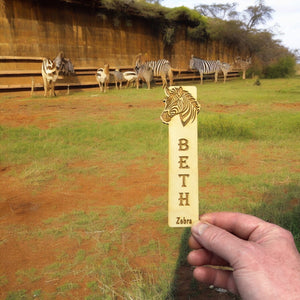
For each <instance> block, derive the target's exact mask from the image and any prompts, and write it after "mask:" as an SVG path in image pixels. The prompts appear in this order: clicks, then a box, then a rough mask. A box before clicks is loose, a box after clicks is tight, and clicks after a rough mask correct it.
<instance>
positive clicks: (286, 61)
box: [264, 56, 296, 78]
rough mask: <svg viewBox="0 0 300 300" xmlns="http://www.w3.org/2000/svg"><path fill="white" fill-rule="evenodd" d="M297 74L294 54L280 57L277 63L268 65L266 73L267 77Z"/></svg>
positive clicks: (283, 76)
mask: <svg viewBox="0 0 300 300" xmlns="http://www.w3.org/2000/svg"><path fill="white" fill-rule="evenodd" d="M295 74H296V60H295V57H293V56H285V57H282V58H280V59H279V60H278V61H277V62H276V63H274V64H272V65H270V66H268V67H267V68H266V69H265V71H264V75H265V77H266V78H285V77H290V76H293V75H295Z"/></svg>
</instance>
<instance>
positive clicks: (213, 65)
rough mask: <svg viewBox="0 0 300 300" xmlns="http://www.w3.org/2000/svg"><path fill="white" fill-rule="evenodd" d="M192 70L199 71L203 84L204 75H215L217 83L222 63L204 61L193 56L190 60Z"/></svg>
mask: <svg viewBox="0 0 300 300" xmlns="http://www.w3.org/2000/svg"><path fill="white" fill-rule="evenodd" d="M190 69H192V70H198V71H199V73H200V80H201V84H203V74H211V73H214V74H215V82H217V81H218V73H219V71H220V70H221V62H220V61H219V60H204V59H201V58H196V57H194V55H192V56H191V59H190Z"/></svg>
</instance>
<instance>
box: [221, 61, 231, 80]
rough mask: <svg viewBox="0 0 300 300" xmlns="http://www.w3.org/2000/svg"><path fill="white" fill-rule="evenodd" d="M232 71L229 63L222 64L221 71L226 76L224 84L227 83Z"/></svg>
mask: <svg viewBox="0 0 300 300" xmlns="http://www.w3.org/2000/svg"><path fill="white" fill-rule="evenodd" d="M231 69H232V66H231V65H230V64H228V63H221V70H222V72H223V76H224V83H225V82H226V79H227V74H228V72H229V71H230V70H231Z"/></svg>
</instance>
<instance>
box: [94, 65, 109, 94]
mask: <svg viewBox="0 0 300 300" xmlns="http://www.w3.org/2000/svg"><path fill="white" fill-rule="evenodd" d="M109 75H110V74H109V65H108V64H105V65H104V68H99V69H98V70H97V72H96V75H95V76H96V80H97V82H98V84H99V88H100V91H101V92H106V89H107V86H108V83H109Z"/></svg>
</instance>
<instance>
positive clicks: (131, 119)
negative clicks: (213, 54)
mask: <svg viewBox="0 0 300 300" xmlns="http://www.w3.org/2000/svg"><path fill="white" fill-rule="evenodd" d="M253 83H254V81H252V80H232V81H229V82H227V83H226V84H222V83H218V84H217V85H215V84H213V83H210V82H205V83H204V85H203V86H200V85H198V84H197V85H196V86H197V89H198V101H199V102H200V103H201V106H202V108H201V111H200V113H199V115H198V124H199V126H198V131H199V133H198V135H199V144H198V149H199V199H200V204H199V205H200V212H201V213H203V212H208V211H220V210H232V211H240V212H246V213H251V214H255V215H257V216H259V217H261V218H264V219H266V220H268V221H271V222H274V223H277V224H279V225H281V226H284V227H285V228H287V229H289V230H291V231H292V232H293V234H294V237H295V240H296V243H297V247H298V249H300V205H299V199H300V185H299V184H300V176H299V159H300V157H299V156H300V151H299V150H300V139H299V133H300V132H299V131H300V114H299V111H300V97H299V95H300V78H298V77H297V78H291V79H276V80H261V85H260V86H256V85H254V84H253ZM191 85H193V83H192V84H191ZM163 97H164V93H163V90H162V88H161V87H155V88H153V89H151V90H150V91H148V90H144V89H143V90H139V91H137V90H135V89H128V90H125V89H124V90H121V91H119V90H114V89H110V90H109V91H108V92H107V93H105V94H102V93H100V92H99V91H98V90H96V89H95V90H89V91H82V92H79V91H73V92H72V93H71V95H69V96H67V95H65V92H64V91H60V92H59V95H58V97H56V98H46V99H45V98H43V97H42V92H41V93H40V94H39V93H37V94H36V95H34V96H33V97H27V95H24V94H6V95H0V112H1V114H0V220H1V222H0V233H1V241H0V256H1V263H0V271H1V273H0V295H1V299H33V298H36V299H88V300H91V299H166V298H168V299H172V298H174V299H188V297H190V299H197V297H200V296H201V295H202V298H203V295H207V297H214V299H218V298H217V297H218V293H217V292H215V291H214V290H210V289H209V288H207V287H206V286H203V285H201V286H199V285H198V284H196V283H195V282H194V281H193V280H192V279H191V268H190V267H189V266H187V265H186V261H185V257H186V254H187V252H188V249H187V246H186V239H187V237H188V234H189V232H188V230H184V229H172V228H169V227H168V226H167V193H168V186H167V182H168V128H167V126H166V125H164V124H162V123H161V121H160V120H159V116H160V113H161V112H162V110H163V107H164V105H163V103H162V99H163ZM183 273H184V274H183ZM180 297H182V298H180ZM222 297H223V298H222V299H232V298H234V297H233V296H232V295H229V294H228V295H222ZM224 297H227V298H224ZM203 299H205V298H203Z"/></svg>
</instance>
